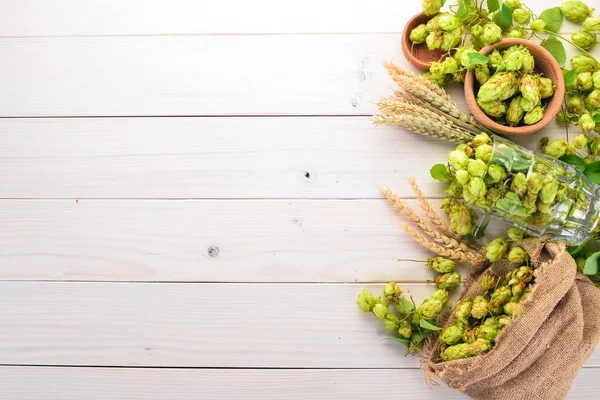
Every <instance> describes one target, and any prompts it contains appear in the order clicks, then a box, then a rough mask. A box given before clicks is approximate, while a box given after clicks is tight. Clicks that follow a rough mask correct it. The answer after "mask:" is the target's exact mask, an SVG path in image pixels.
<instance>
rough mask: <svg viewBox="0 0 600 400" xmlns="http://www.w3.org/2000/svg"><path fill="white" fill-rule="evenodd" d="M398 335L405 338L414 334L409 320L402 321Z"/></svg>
mask: <svg viewBox="0 0 600 400" xmlns="http://www.w3.org/2000/svg"><path fill="white" fill-rule="evenodd" d="M398 335H399V336H400V337H401V338H403V339H410V336H411V335H412V328H411V326H410V323H409V322H407V321H401V322H400V327H399V328H398Z"/></svg>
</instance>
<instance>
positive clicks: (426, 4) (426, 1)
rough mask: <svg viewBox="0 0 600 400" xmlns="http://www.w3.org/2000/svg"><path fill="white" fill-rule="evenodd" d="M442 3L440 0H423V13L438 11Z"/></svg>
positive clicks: (431, 13) (429, 13) (428, 13)
mask: <svg viewBox="0 0 600 400" xmlns="http://www.w3.org/2000/svg"><path fill="white" fill-rule="evenodd" d="M442 5H443V1H442V0H423V3H422V4H421V7H422V9H423V14H425V15H434V14H437V13H439V12H440V9H441V8H442Z"/></svg>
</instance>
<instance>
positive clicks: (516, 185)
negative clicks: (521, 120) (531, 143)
mask: <svg viewBox="0 0 600 400" xmlns="http://www.w3.org/2000/svg"><path fill="white" fill-rule="evenodd" d="M492 139H493V141H494V143H493V149H492V153H491V156H490V160H489V162H488V164H487V172H486V175H491V171H493V170H494V169H495V170H496V171H501V172H500V173H499V174H496V177H497V176H501V177H502V178H501V179H500V181H498V182H496V183H494V184H492V181H493V180H494V179H492V177H491V176H490V177H489V178H488V177H484V180H485V182H486V185H487V193H486V196H485V199H480V200H479V201H475V202H472V203H468V202H467V204H468V205H469V206H470V207H471V208H473V209H474V210H475V211H477V212H478V213H480V214H482V216H483V217H482V218H481V219H480V222H479V224H478V226H477V227H476V229H475V232H474V235H475V236H478V231H481V230H482V229H485V225H487V221H488V220H489V218H488V217H489V215H494V216H497V217H500V218H502V219H504V220H506V221H507V222H509V223H510V224H512V225H514V226H516V227H518V228H520V229H522V230H523V231H525V232H527V233H528V234H530V235H532V236H537V237H548V238H550V239H553V240H560V241H563V242H566V243H567V244H569V245H578V244H581V243H583V242H585V241H586V240H587V239H588V238H589V237H590V236H591V235H592V233H593V232H594V230H595V229H596V225H597V224H598V219H599V215H600V189H599V186H597V185H596V184H594V183H592V182H590V181H589V180H588V179H587V178H586V176H585V175H584V174H583V173H582V171H580V170H579V169H577V168H576V167H574V166H572V165H569V164H566V163H564V162H562V161H560V160H557V159H554V158H551V157H548V156H545V155H543V154H539V153H535V152H533V151H531V150H529V149H526V148H524V147H521V146H519V145H517V144H515V143H514V142H511V141H509V140H506V139H504V138H502V137H499V136H494V137H493V138H492ZM493 165H496V166H500V167H502V169H499V168H497V167H493ZM503 171H505V173H504V172H503Z"/></svg>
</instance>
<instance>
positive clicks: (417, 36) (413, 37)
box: [409, 24, 429, 44]
mask: <svg viewBox="0 0 600 400" xmlns="http://www.w3.org/2000/svg"><path fill="white" fill-rule="evenodd" d="M428 35H429V32H427V29H426V28H425V24H421V25H419V26H417V27H416V28H414V29H413V30H412V31H410V36H409V39H410V41H411V42H412V43H413V44H421V43H425V39H426V38H427V36H428Z"/></svg>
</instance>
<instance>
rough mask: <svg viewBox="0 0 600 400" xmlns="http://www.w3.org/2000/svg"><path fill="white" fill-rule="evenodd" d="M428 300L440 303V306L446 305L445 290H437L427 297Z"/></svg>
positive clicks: (446, 296) (446, 292)
mask: <svg viewBox="0 0 600 400" xmlns="http://www.w3.org/2000/svg"><path fill="white" fill-rule="evenodd" d="M459 276H460V275H459ZM429 298H430V299H431V300H437V301H441V302H442V304H446V302H447V301H448V291H447V290H446V289H437V290H436V291H435V292H433V294H432V295H431V296H429Z"/></svg>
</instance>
